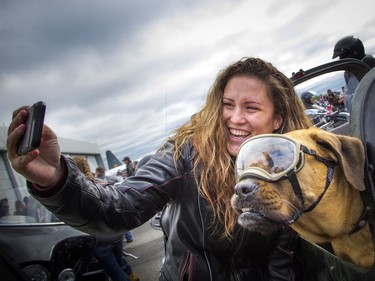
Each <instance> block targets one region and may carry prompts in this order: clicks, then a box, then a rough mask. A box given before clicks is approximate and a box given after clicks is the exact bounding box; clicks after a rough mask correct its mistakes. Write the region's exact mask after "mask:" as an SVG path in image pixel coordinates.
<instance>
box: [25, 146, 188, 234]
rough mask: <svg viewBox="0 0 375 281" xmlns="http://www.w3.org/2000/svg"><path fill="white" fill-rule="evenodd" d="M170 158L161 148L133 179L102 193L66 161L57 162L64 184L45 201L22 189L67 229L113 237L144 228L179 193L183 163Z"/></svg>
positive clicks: (169, 152)
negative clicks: (63, 166) (63, 173)
mask: <svg viewBox="0 0 375 281" xmlns="http://www.w3.org/2000/svg"><path fill="white" fill-rule="evenodd" d="M173 153H174V146H173V143H169V142H167V143H166V144H165V145H164V146H163V148H162V149H160V151H158V152H157V153H156V154H155V155H154V156H153V157H152V158H151V159H150V160H149V161H148V162H147V163H146V164H145V165H144V166H143V167H141V168H140V169H139V170H138V171H137V174H136V175H135V176H133V177H129V178H128V179H127V180H125V181H124V182H122V183H121V184H120V185H119V186H113V185H109V186H106V187H102V186H101V185H100V184H98V183H95V182H93V181H91V180H89V179H87V178H86V177H85V176H84V175H83V174H82V173H81V172H80V171H79V170H78V168H77V166H76V165H75V163H74V161H73V160H72V159H70V158H68V157H63V161H64V163H65V164H66V168H67V178H66V181H65V183H64V184H63V186H62V187H61V188H59V189H57V192H56V193H55V194H52V195H50V196H49V197H47V198H45V197H44V196H41V195H40V194H38V192H37V191H36V190H35V189H33V187H32V184H30V183H28V188H29V191H30V193H31V194H32V195H33V196H34V197H35V198H36V199H37V200H38V201H39V202H41V203H42V204H43V205H44V206H45V207H46V208H47V209H48V210H50V211H51V212H53V213H54V214H55V215H56V216H57V217H58V218H59V219H60V220H62V221H64V222H66V223H67V224H69V225H71V226H73V227H75V228H77V229H79V230H81V231H84V232H87V233H90V234H93V235H113V234H116V233H119V232H124V231H125V230H128V229H133V228H135V227H137V226H140V225H141V224H143V223H145V222H147V221H148V220H149V219H150V218H151V217H152V216H154V215H155V214H156V213H157V212H158V211H160V210H162V208H163V206H164V205H165V204H166V203H168V202H170V201H172V200H174V199H175V198H176V197H177V196H178V195H179V194H180V193H181V192H179V190H180V189H181V188H182V187H183V186H184V185H183V182H184V181H185V179H186V177H188V176H189V174H188V173H187V172H186V167H185V166H184V165H185V163H186V161H185V160H184V159H183V158H181V159H178V160H177V161H174V160H173ZM185 156H186V155H185ZM185 156H184V157H185Z"/></svg>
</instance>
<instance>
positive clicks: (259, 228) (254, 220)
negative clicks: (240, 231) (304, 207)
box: [237, 208, 301, 235]
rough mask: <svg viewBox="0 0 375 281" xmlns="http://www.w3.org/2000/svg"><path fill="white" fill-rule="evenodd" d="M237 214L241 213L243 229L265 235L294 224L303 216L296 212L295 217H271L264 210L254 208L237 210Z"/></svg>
mask: <svg viewBox="0 0 375 281" xmlns="http://www.w3.org/2000/svg"><path fill="white" fill-rule="evenodd" d="M237 212H238V213H239V216H238V223H239V224H240V225H241V226H242V227H244V228H246V229H248V230H250V231H255V232H260V233H262V234H263V235H267V234H270V233H271V232H273V231H276V230H278V229H279V228H281V227H283V226H287V225H290V224H293V223H294V222H295V221H296V220H297V219H298V218H299V217H300V215H301V214H300V212H295V213H293V216H291V217H287V218H286V217H284V216H279V215H277V214H273V215H272V216H270V215H268V214H265V212H263V211H262V210H256V209H254V208H240V209H237Z"/></svg>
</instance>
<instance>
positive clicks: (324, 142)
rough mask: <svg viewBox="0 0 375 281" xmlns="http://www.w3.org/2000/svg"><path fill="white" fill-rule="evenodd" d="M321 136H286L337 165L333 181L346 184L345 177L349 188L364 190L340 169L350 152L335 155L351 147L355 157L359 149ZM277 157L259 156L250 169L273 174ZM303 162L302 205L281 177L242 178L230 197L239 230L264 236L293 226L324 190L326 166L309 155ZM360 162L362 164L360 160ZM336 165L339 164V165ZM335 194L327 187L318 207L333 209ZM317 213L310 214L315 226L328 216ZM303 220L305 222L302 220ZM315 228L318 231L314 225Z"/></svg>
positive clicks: (299, 175)
mask: <svg viewBox="0 0 375 281" xmlns="http://www.w3.org/2000/svg"><path fill="white" fill-rule="evenodd" d="M327 133H328V132H327ZM323 134H324V135H321V132H320V131H316V130H311V129H310V130H298V131H294V132H290V133H288V134H285V135H289V136H290V137H292V138H293V139H295V140H296V141H297V142H299V143H301V144H303V145H305V146H306V147H307V148H309V149H313V150H315V151H316V153H317V155H319V156H321V157H323V158H325V159H327V160H329V161H333V162H335V163H337V164H338V165H337V166H336V165H335V172H334V177H341V178H343V180H345V177H346V178H347V179H348V181H351V185H352V187H355V188H356V189H359V190H360V189H361V188H363V182H362V183H357V182H355V180H350V178H351V177H354V176H351V175H347V174H348V173H345V172H344V170H345V167H343V166H347V165H348V164H347V163H344V162H345V160H344V158H345V155H344V154H345V153H347V152H350V150H349V149H345V151H338V150H339V149H343V148H344V147H346V146H347V145H348V146H349V145H350V149H352V150H354V151H353V152H352V153H358V150H357V152H355V150H356V149H355V148H356V147H357V146H358V145H356V146H355V145H354V144H352V143H351V142H350V141H351V140H350V141H347V139H346V138H345V139H343V140H341V139H339V138H338V137H336V136H333V134H326V133H324V132H323ZM346 142H347V143H346ZM273 149H274V150H280V149H281V150H282V148H280V147H277V146H275V147H274V148H273ZM279 154H280V153H278V152H277V151H267V153H260V155H262V156H261V157H260V158H261V159H259V160H258V159H257V161H253V162H252V163H251V164H250V165H251V166H252V167H260V168H262V169H263V170H265V171H273V170H275V169H278V167H279V165H277V166H275V163H277V162H278V161H275V159H274V158H275V157H276V156H273V155H279ZM337 155H340V156H337ZM273 157H274V158H273ZM348 157H349V158H348V159H350V160H349V161H350V162H353V161H354V159H355V158H354V157H353V155H348ZM304 158H305V161H304V165H303V167H302V168H301V169H300V170H299V171H298V172H297V173H296V175H297V179H298V182H299V184H300V187H301V190H302V194H303V199H304V203H302V201H301V200H300V198H297V197H296V195H295V193H294V191H293V188H292V185H291V183H290V182H289V180H288V179H287V178H286V177H282V178H281V179H279V180H277V181H266V180H263V179H258V178H256V177H253V176H249V177H246V176H245V177H244V178H243V179H241V180H240V181H239V182H238V183H237V184H236V186H235V194H234V195H233V197H232V200H231V204H232V207H233V208H234V209H235V210H236V211H237V212H238V213H239V217H238V222H239V224H240V225H241V226H243V227H245V228H247V229H249V230H252V231H256V232H261V233H263V234H267V233H270V232H272V231H275V230H277V229H278V228H280V227H281V226H283V225H290V224H293V223H295V221H296V220H297V219H298V218H299V217H300V216H301V214H302V212H303V211H304V210H306V209H307V208H308V207H310V206H311V205H312V204H313V203H314V202H315V201H316V200H317V199H318V198H319V196H320V195H321V194H322V192H323V190H324V188H325V184H326V177H327V166H326V165H325V164H324V163H322V162H320V161H317V160H316V159H315V157H313V156H311V155H306V154H305V157H304ZM338 158H342V159H338ZM359 161H363V159H360V160H359ZM279 162H280V161H279ZM338 162H342V163H340V164H339V163H338ZM350 164H351V165H353V166H354V165H356V164H357V165H359V166H360V167H362V166H361V165H362V164H361V163H350ZM353 166H351V167H350V168H346V169H347V170H349V171H350V170H353V168H352V167H353ZM357 172H358V171H357ZM359 173H360V172H359ZM357 178H360V175H357ZM360 180H361V178H360ZM334 181H335V179H334ZM361 185H362V186H361ZM334 191H335V189H334V188H331V187H330V189H329V190H328V191H327V193H326V194H325V195H324V198H326V200H322V202H323V201H324V203H319V204H321V205H323V204H326V205H328V207H327V209H332V207H331V205H330V201H329V200H335V195H334V193H333V192H334ZM316 209H318V210H314V212H312V213H315V217H316V218H317V219H316V223H320V222H319V220H320V221H322V220H323V218H325V217H327V214H325V213H324V212H326V213H327V209H324V208H321V207H320V208H316ZM319 212H320V213H319ZM303 218H304V219H305V216H303ZM313 219H314V218H313ZM332 219H335V217H334V214H333V215H332ZM314 223H315V222H314ZM298 224H299V225H301V224H303V219H302V218H301V219H300V220H298ZM314 227H315V228H317V226H316V225H315V226H314ZM322 232H323V231H322Z"/></svg>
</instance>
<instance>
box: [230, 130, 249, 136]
mask: <svg viewBox="0 0 375 281" xmlns="http://www.w3.org/2000/svg"><path fill="white" fill-rule="evenodd" d="M229 131H230V133H231V135H234V136H236V137H247V136H249V135H250V133H249V132H246V131H242V130H235V129H230V130H229Z"/></svg>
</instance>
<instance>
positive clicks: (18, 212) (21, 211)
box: [13, 200, 26, 216]
mask: <svg viewBox="0 0 375 281" xmlns="http://www.w3.org/2000/svg"><path fill="white" fill-rule="evenodd" d="M14 208H15V211H14V212H13V215H15V216H26V208H25V204H23V202H22V201H21V200H16V201H15V202H14Z"/></svg>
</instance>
